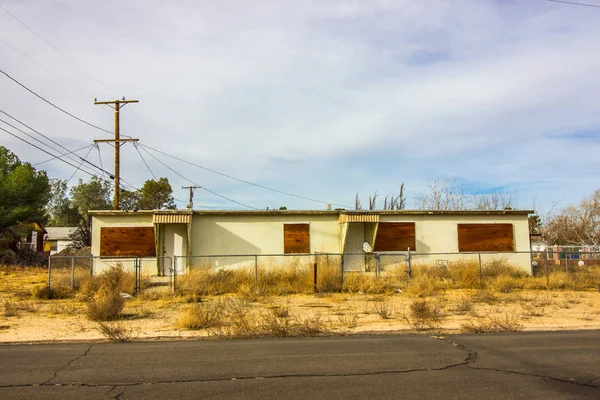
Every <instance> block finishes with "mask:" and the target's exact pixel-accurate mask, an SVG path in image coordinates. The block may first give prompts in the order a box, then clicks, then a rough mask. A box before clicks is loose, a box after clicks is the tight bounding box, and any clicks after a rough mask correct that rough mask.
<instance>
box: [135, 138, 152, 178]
mask: <svg viewBox="0 0 600 400" xmlns="http://www.w3.org/2000/svg"><path fill="white" fill-rule="evenodd" d="M133 147H135V150H136V151H137V153H138V154H139V155H140V158H141V159H142V161H143V162H144V165H146V168H148V171H150V174H151V175H152V177H153V178H154V180H156V175H154V172H152V170H151V169H150V166H148V163H147V162H146V160H145V159H144V156H142V153H141V152H140V149H138V145H137V143H136V142H133Z"/></svg>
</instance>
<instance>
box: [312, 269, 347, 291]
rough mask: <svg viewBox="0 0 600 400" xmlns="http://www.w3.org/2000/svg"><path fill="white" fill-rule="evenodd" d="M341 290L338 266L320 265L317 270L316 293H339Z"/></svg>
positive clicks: (340, 276)
mask: <svg viewBox="0 0 600 400" xmlns="http://www.w3.org/2000/svg"><path fill="white" fill-rule="evenodd" d="M341 290H342V275H341V271H340V266H339V265H334V264H321V265H319V266H318V269H317V291H318V292H325V293H330V292H339V291H341Z"/></svg>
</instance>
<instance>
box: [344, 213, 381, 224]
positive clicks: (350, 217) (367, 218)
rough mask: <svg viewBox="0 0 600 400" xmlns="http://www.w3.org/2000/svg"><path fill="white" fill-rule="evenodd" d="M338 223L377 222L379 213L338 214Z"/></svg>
mask: <svg viewBox="0 0 600 400" xmlns="http://www.w3.org/2000/svg"><path fill="white" fill-rule="evenodd" d="M338 221H339V223H340V224H343V223H346V222H379V214H373V213H368V214H367V213H364V214H363V213H352V214H340V218H339V220H338Z"/></svg>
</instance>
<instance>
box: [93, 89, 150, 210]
mask: <svg viewBox="0 0 600 400" xmlns="http://www.w3.org/2000/svg"><path fill="white" fill-rule="evenodd" d="M137 102H138V100H125V97H123V99H122V100H111V101H97V100H96V99H94V104H96V105H97V104H105V105H108V106H110V107H112V108H113V109H114V110H115V138H114V139H97V140H94V143H114V147H115V177H114V180H115V195H114V200H113V208H114V209H115V210H118V209H119V197H120V183H121V173H120V172H121V171H120V165H121V143H123V142H137V141H139V139H133V138H131V139H121V136H120V121H119V110H120V109H121V107H123V106H124V105H126V104H128V103H137Z"/></svg>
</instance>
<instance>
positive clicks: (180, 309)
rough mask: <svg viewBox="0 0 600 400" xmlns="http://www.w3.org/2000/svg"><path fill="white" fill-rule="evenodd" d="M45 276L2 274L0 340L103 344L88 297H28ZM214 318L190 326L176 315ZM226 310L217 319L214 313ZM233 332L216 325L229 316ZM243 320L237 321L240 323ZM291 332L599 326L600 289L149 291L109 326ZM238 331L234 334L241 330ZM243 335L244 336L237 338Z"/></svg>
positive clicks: (148, 332) (130, 330)
mask: <svg viewBox="0 0 600 400" xmlns="http://www.w3.org/2000/svg"><path fill="white" fill-rule="evenodd" d="M45 280H46V274H45V271H44V270H39V269H38V270H36V269H20V270H16V269H4V270H0V342H2V343H14V342H39V341H74V340H106V338H107V336H106V334H103V333H101V332H100V330H99V327H100V326H99V323H97V322H92V321H90V320H89V319H88V318H87V316H86V310H87V303H88V301H89V297H84V296H81V295H75V296H74V297H73V298H68V299H53V300H40V299H35V298H33V296H32V291H34V290H35V288H36V287H42V286H43V285H44V283H45ZM194 310H196V311H197V312H198V311H199V312H201V313H202V315H206V313H211V312H214V315H215V318H214V320H212V321H209V322H208V323H206V321H204V322H203V324H201V325H200V326H196V328H197V329H185V328H184V327H185V326H189V323H186V322H185V321H183V320H184V319H185V318H183V317H182V315H183V314H186V313H189V311H194ZM221 314H223V315H221ZM236 315H237V317H236V318H238V319H237V320H236V321H237V322H236V324H237V325H236V326H238V328H239V325H244V328H243V332H242V333H240V332H241V331H240V330H239V329H238V330H237V331H235V332H233V331H231V330H229V331H227V332H226V333H227V334H224V331H223V329H221V328H219V326H222V325H232V324H233V322H231V321H230V322H227V321H226V320H227V318H230V319H231V318H233V316H236ZM240 321H241V322H240ZM248 321H252V323H254V322H255V321H260V322H257V325H256V326H258V325H260V326H261V329H262V330H261V332H263V333H264V332H265V329H271V330H272V331H269V332H273V334H274V335H277V336H287V335H288V334H291V330H290V321H296V322H295V323H297V324H298V326H302V327H304V330H303V331H302V332H306V334H315V333H317V334H358V333H366V332H370V333H372V332H382V333H383V332H385V333H389V332H398V333H407V332H415V331H421V332H426V333H429V334H431V333H451V332H486V331H515V330H526V331H530V330H572V329H600V292H598V291H597V290H596V291H592V290H589V291H574V290H512V291H510V292H509V293H502V292H499V291H493V290H489V289H488V290H477V289H461V290H457V289H454V290H440V291H437V292H435V293H433V294H431V295H429V296H426V297H419V296H415V295H414V294H407V293H404V292H402V291H400V290H396V291H394V292H392V293H386V294H360V293H354V294H350V293H331V294H293V295H286V296H257V295H249V294H248V293H245V294H227V295H221V296H206V297H202V298H201V299H199V298H190V297H189V296H188V297H186V296H182V295H173V294H168V293H166V292H161V293H153V292H147V293H145V294H143V295H140V296H137V297H136V298H131V299H127V300H126V301H125V308H124V309H123V311H122V313H121V316H120V318H119V319H118V320H117V321H116V322H111V323H109V325H110V324H113V325H114V326H117V327H118V328H119V330H120V331H122V332H124V334H125V336H126V337H127V338H129V339H138V340H144V339H146V340H147V339H157V338H196V337H223V336H228V337H232V336H237V337H240V336H242V337H243V336H248V332H251V331H252V329H254V328H256V326H255V327H254V328H252V327H250V328H249V327H247V326H245V324H246V325H247V324H248ZM240 329H241V328H240ZM244 332H245V333H246V334H243V333H244Z"/></svg>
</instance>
